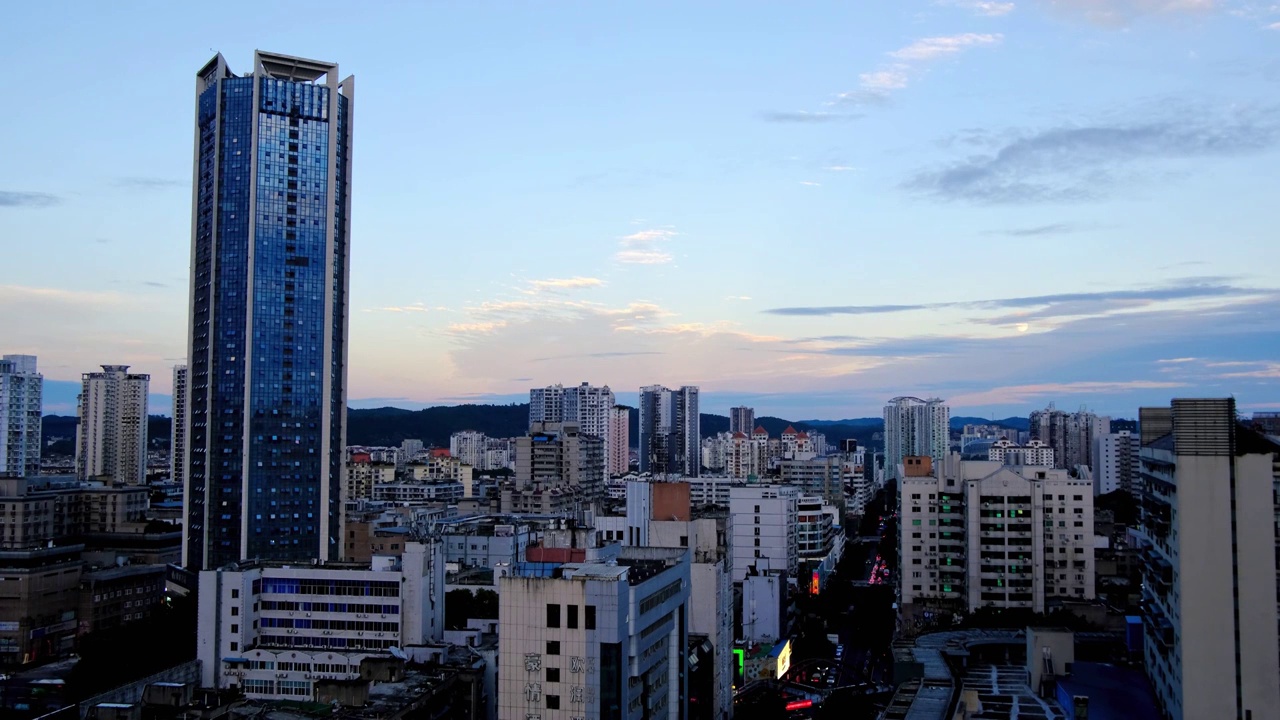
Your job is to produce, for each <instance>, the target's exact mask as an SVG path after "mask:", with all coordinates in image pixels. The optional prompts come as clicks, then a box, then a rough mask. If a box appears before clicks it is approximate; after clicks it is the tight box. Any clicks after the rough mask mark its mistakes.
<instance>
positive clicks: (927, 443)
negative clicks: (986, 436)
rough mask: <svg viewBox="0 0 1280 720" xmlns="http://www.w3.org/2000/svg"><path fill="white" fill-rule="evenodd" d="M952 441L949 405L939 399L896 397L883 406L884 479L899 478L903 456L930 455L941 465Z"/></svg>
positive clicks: (935, 462) (936, 463)
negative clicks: (899, 468)
mask: <svg viewBox="0 0 1280 720" xmlns="http://www.w3.org/2000/svg"><path fill="white" fill-rule="evenodd" d="M950 444H951V408H949V407H947V405H945V404H944V403H943V401H942V400H940V399H938V398H930V399H929V400H921V399H920V398H915V397H896V398H894V399H892V400H890V401H889V404H888V405H886V406H885V407H884V468H885V479H886V481H888V480H893V479H894V478H896V477H898V465H900V464H901V463H902V459H903V458H905V457H931V458H933V462H934V464H935V465H941V464H942V461H943V459H944V458H946V456H947V453H948V452H949V449H950Z"/></svg>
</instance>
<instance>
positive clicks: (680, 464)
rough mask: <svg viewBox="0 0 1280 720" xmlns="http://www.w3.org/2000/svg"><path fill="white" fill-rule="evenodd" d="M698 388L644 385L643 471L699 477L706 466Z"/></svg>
mask: <svg viewBox="0 0 1280 720" xmlns="http://www.w3.org/2000/svg"><path fill="white" fill-rule="evenodd" d="M699 421H700V416H699V413H698V388H696V387H692V386H688V385H686V386H684V387H682V388H680V389H679V390H669V389H667V388H665V387H663V386H661V385H649V386H646V387H642V388H640V472H650V473H654V474H659V475H670V474H674V475H682V476H684V477H698V473H699V470H700V469H701V466H702V435H701V428H700V425H699Z"/></svg>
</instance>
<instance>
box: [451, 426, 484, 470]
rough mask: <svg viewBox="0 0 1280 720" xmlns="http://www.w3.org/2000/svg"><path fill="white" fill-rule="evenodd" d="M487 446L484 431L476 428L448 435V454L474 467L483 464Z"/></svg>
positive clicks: (479, 466) (481, 466) (482, 465)
mask: <svg viewBox="0 0 1280 720" xmlns="http://www.w3.org/2000/svg"><path fill="white" fill-rule="evenodd" d="M487 446H488V443H487V442H486V438H485V436H484V433H482V432H479V431H477V430H463V431H461V432H456V433H454V434H453V435H450V436H449V454H450V455H452V456H453V457H456V458H458V459H459V460H461V461H462V462H464V463H466V464H468V465H470V466H471V467H474V468H483V467H484V466H485V450H486V448H487Z"/></svg>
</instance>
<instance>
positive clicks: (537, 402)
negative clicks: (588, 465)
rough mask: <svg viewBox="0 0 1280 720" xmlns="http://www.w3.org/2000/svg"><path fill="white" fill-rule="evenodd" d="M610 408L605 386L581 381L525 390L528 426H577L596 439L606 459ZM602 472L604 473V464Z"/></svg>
mask: <svg viewBox="0 0 1280 720" xmlns="http://www.w3.org/2000/svg"><path fill="white" fill-rule="evenodd" d="M613 408H614V400H613V391H612V390H610V389H609V386H608V385H605V386H603V387H594V386H592V385H591V384H590V383H582V384H581V385H578V386H576V387H568V388H566V387H564V386H562V385H551V386H549V387H545V388H533V389H531V390H530V391H529V429H530V430H533V429H534V428H535V427H536V426H537V424H538V423H563V424H573V425H577V426H578V428H579V431H580V432H581V433H583V434H584V435H591V436H594V437H598V438H600V441H601V442H602V443H603V444H604V452H605V458H609V457H611V455H612V452H613V438H612V430H613V419H614V418H613V415H614V413H613ZM621 442H622V444H623V445H624V446H625V445H626V443H627V441H626V439H625V438H624V439H623V440H622V441H621ZM604 472H606V473H607V472H608V467H607V466H606V468H605V469H604ZM623 472H625V471H623ZM607 477H608V476H607V475H605V476H603V477H602V478H601V479H606V478H607Z"/></svg>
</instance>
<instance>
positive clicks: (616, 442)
mask: <svg viewBox="0 0 1280 720" xmlns="http://www.w3.org/2000/svg"><path fill="white" fill-rule="evenodd" d="M608 453H609V457H608V463H607V464H608V471H609V475H611V476H613V477H617V476H618V475H626V474H627V473H628V472H630V471H631V408H629V407H627V406H625V405H614V406H613V409H611V410H610V411H609V447H608Z"/></svg>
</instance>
